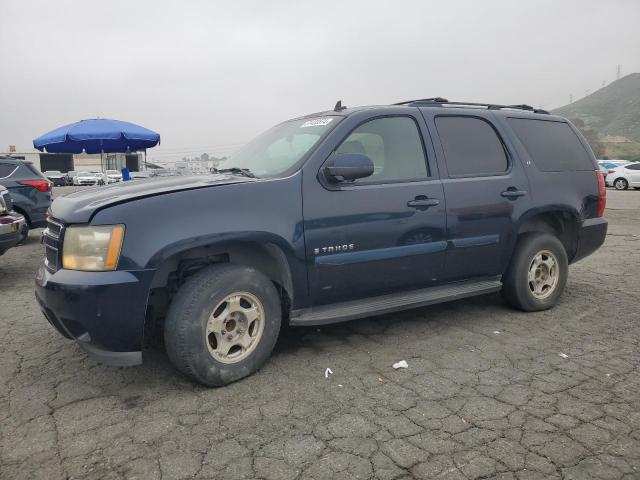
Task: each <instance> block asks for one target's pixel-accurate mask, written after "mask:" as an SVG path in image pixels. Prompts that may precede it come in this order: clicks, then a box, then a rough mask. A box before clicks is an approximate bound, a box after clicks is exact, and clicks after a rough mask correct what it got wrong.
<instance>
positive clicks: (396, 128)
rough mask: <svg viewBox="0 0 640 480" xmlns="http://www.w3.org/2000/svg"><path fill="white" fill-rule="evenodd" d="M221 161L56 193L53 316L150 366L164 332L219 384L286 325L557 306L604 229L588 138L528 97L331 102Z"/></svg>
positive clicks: (45, 287) (79, 334) (106, 353)
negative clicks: (487, 299)
mask: <svg viewBox="0 0 640 480" xmlns="http://www.w3.org/2000/svg"><path fill="white" fill-rule="evenodd" d="M226 165H229V168H225V169H221V170H219V171H218V172H217V173H216V174H213V175H206V176H191V177H172V178H166V179H157V180H155V181H150V182H124V183H122V184H118V185H113V186H112V187H111V188H109V189H103V190H100V191H92V192H78V193H75V194H73V195H69V196H65V197H60V198H58V199H56V200H55V202H54V203H53V205H52V207H51V211H52V216H51V217H50V219H49V226H48V228H47V229H46V231H45V234H44V244H45V260H44V263H43V264H42V266H41V267H40V268H39V270H38V273H37V276H36V297H37V299H38V302H39V304H40V305H41V307H42V311H43V313H44V315H45V316H46V318H47V319H48V320H49V322H51V324H52V325H54V326H55V327H56V328H57V329H58V330H59V331H60V333H61V334H62V335H64V336H66V337H68V338H73V339H75V340H77V341H78V343H79V344H80V345H81V346H82V347H83V348H84V349H85V350H86V351H87V352H89V354H90V355H91V356H93V357H94V358H96V359H98V360H99V361H101V362H104V363H107V364H112V365H133V364H138V363H140V362H141V361H142V345H143V338H148V337H153V336H154V332H155V330H154V327H153V326H154V325H161V327H160V332H161V334H162V335H163V337H164V342H165V345H166V348H167V352H168V354H169V358H170V360H171V361H172V362H173V364H174V365H175V366H176V367H177V369H178V370H180V371H181V372H183V373H185V374H187V375H188V376H190V377H191V378H193V379H195V380H196V381H198V382H201V383H203V384H205V385H210V386H215V385H224V384H227V383H230V382H233V381H235V380H238V379H240V378H242V377H245V376H247V375H249V374H251V373H252V372H254V371H256V370H257V369H258V368H260V366H261V365H263V364H264V363H265V362H266V360H267V358H268V357H269V355H270V353H271V351H272V349H273V347H274V345H275V343H276V339H277V338H278V332H279V330H280V327H281V325H282V324H283V323H284V322H288V323H289V324H291V325H320V324H326V323H332V322H340V321H345V320H351V319H354V318H361V317H368V316H373V315H379V314H383V313H389V312H395V311H397V310H402V309H407V308H415V307H420V306H424V305H430V304H434V303H438V302H445V301H450V300H456V299H460V298H464V297H470V296H473V295H482V294H486V293H491V292H498V291H502V294H503V296H504V298H505V299H506V301H507V302H508V303H509V304H511V305H513V306H514V307H516V308H519V309H521V310H524V311H538V310H544V309H548V308H551V307H553V306H554V305H555V304H556V302H557V301H558V299H559V297H560V295H561V294H562V292H563V290H564V286H565V283H566V281H567V275H568V265H569V264H570V263H572V262H576V261H578V260H580V259H581V258H584V257H585V256H587V255H589V254H591V253H593V252H594V251H595V250H597V249H598V248H599V247H600V246H601V245H602V243H603V242H604V239H605V235H606V232H607V221H606V220H605V219H604V218H603V213H604V208H605V201H606V189H605V187H604V181H603V177H602V174H601V173H600V172H599V171H598V170H597V166H596V161H595V158H594V156H593V153H592V152H591V149H590V148H589V146H588V144H587V142H586V141H585V139H584V138H583V137H582V136H581V134H580V133H579V131H578V130H577V129H576V128H575V127H574V126H573V125H572V124H571V123H569V122H568V121H567V120H565V119H564V118H561V117H557V116H554V115H550V114H548V113H546V112H543V111H541V110H533V109H532V108H531V107H526V106H520V107H503V106H498V105H486V104H480V105H469V104H459V103H454V102H447V101H446V100H444V99H434V100H416V101H411V102H405V103H403V104H400V105H391V106H376V107H367V108H352V109H344V108H342V107H341V105H340V104H338V105H337V106H336V107H335V109H334V110H331V111H327V112H322V113H317V114H313V115H310V116H306V117H302V118H297V119H294V120H290V121H287V122H284V123H281V124H279V125H277V126H275V127H273V128H272V129H271V130H269V131H267V132H266V133H264V134H262V135H260V136H259V137H257V138H256V139H255V140H253V141H252V142H250V143H249V144H247V145H246V146H245V147H244V148H242V149H241V150H240V151H239V152H238V153H236V154H235V155H234V156H233V157H231V158H230V159H229V160H227V162H226ZM124 298H126V301H123V299H124ZM69 299H73V301H69ZM536 318H538V317H531V321H535V319H536ZM391 334H392V333H391Z"/></svg>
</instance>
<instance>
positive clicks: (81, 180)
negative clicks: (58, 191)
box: [73, 172, 104, 185]
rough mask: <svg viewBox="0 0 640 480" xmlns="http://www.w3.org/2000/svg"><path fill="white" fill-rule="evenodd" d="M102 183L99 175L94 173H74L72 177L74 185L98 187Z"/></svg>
mask: <svg viewBox="0 0 640 480" xmlns="http://www.w3.org/2000/svg"><path fill="white" fill-rule="evenodd" d="M102 183H104V179H103V178H102V174H101V173H96V172H76V174H75V175H74V176H73V184H74V185H100V184H102Z"/></svg>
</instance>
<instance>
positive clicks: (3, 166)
mask: <svg viewBox="0 0 640 480" xmlns="http://www.w3.org/2000/svg"><path fill="white" fill-rule="evenodd" d="M15 169H16V165H14V164H12V163H0V178H5V177H8V176H9V175H11V174H12V173H13V171H14V170H15Z"/></svg>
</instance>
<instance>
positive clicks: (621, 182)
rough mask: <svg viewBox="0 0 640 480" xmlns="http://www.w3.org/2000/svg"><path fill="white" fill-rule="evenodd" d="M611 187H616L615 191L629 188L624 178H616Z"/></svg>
mask: <svg viewBox="0 0 640 480" xmlns="http://www.w3.org/2000/svg"><path fill="white" fill-rule="evenodd" d="M613 186H614V187H616V190H626V189H627V188H629V182H627V181H626V180H625V179H624V178H617V179H616V180H615V181H614V182H613Z"/></svg>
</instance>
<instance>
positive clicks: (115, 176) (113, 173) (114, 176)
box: [105, 170, 122, 183]
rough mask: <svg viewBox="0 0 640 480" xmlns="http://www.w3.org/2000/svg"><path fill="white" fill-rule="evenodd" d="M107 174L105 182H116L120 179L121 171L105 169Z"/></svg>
mask: <svg viewBox="0 0 640 480" xmlns="http://www.w3.org/2000/svg"><path fill="white" fill-rule="evenodd" d="M105 174H106V176H107V183H116V182H121V181H122V172H120V171H119V170H107V171H106V172H105Z"/></svg>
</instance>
